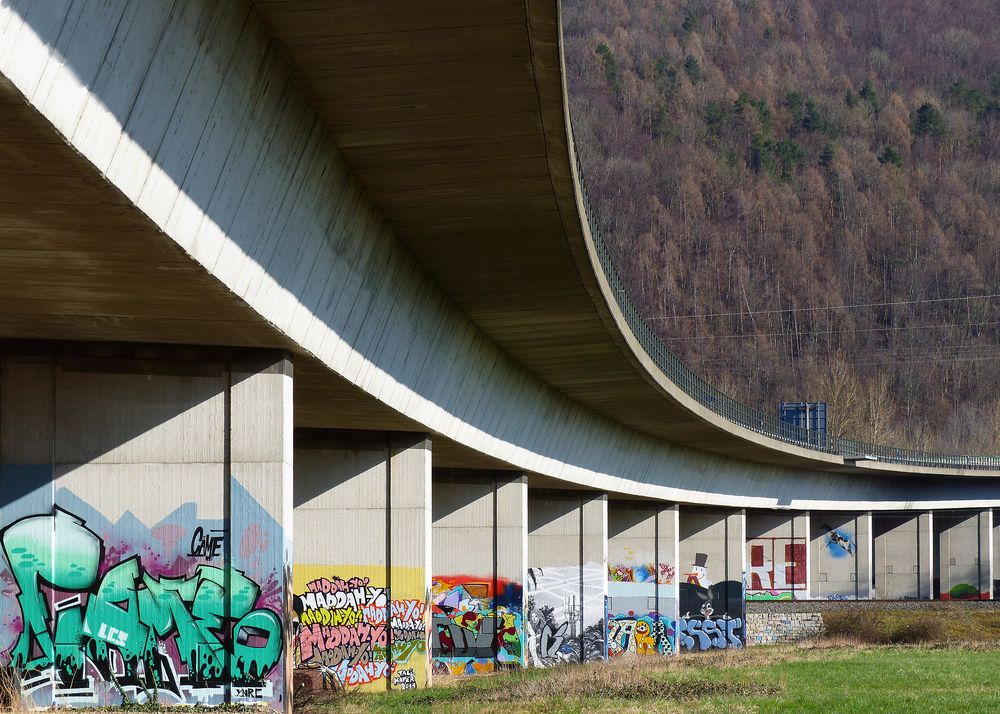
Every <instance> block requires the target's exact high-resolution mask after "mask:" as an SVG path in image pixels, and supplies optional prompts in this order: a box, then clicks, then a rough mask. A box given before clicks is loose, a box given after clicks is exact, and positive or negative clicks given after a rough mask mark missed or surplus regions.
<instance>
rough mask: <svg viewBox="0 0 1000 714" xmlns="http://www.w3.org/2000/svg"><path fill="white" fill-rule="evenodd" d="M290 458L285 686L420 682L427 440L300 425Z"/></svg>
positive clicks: (426, 576)
mask: <svg viewBox="0 0 1000 714" xmlns="http://www.w3.org/2000/svg"><path fill="white" fill-rule="evenodd" d="M295 461H296V463H295V571H294V587H293V593H294V608H295V612H296V615H297V617H298V623H299V624H298V630H297V633H296V641H295V666H296V688H299V687H323V686H326V687H330V686H340V685H342V686H344V687H346V688H348V689H352V688H358V687H362V688H366V689H375V690H379V689H388V688H394V689H396V688H398V689H412V688H417V687H425V686H427V685H428V684H429V683H430V659H429V654H430V653H429V652H427V647H426V643H427V627H428V613H427V611H426V605H427V593H428V589H429V587H430V573H431V567H430V552H431V551H430V545H431V444H430V440H429V439H428V438H427V437H426V436H424V435H423V434H402V433H385V432H347V431H320V430H300V431H297V432H296V437H295ZM355 634H357V635H358V637H357V638H356V639H355V637H354V635H355ZM359 642H360V644H359ZM389 643H391V647H389V646H388V645H389ZM334 680H336V681H334Z"/></svg>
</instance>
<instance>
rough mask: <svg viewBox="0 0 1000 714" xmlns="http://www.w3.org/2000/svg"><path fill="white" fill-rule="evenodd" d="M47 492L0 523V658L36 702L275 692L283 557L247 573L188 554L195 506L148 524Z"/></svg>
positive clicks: (182, 699) (263, 519) (220, 698)
mask: <svg viewBox="0 0 1000 714" xmlns="http://www.w3.org/2000/svg"><path fill="white" fill-rule="evenodd" d="M234 487H235V488H239V486H238V484H235V485H234ZM244 495H246V494H244ZM55 500H56V501H57V503H60V504H62V505H57V506H53V507H51V508H50V509H48V510H47V511H46V512H41V513H36V514H32V515H27V516H25V517H22V518H19V519H17V520H16V521H14V522H12V523H9V524H8V525H7V526H6V527H5V528H3V530H2V531H0V548H2V550H3V559H4V567H3V569H2V570H0V583H2V585H3V593H2V597H3V601H4V604H3V611H2V612H3V617H2V626H3V631H4V640H3V647H4V650H3V656H2V660H3V662H4V663H5V664H9V665H11V666H13V667H14V668H15V669H17V670H18V672H19V674H20V676H21V680H22V691H23V693H24V695H25V697H26V700H27V701H28V702H29V703H30V704H32V705H35V706H47V705H50V704H55V705H57V706H59V705H76V706H80V705H93V706H104V705H114V704H120V703H122V702H123V700H126V699H127V700H131V701H144V700H148V699H149V698H151V697H154V696H155V697H156V699H158V700H159V701H160V702H163V703H169V702H174V703H188V704H195V703H202V704H215V703H222V702H224V701H226V699H227V698H228V699H231V700H233V699H235V700H250V701H256V700H272V701H275V700H277V701H280V700H281V698H282V687H281V686H280V684H279V682H280V681H281V678H282V677H283V671H282V670H283V667H282V652H283V650H284V647H283V625H282V620H281V615H280V613H281V612H282V586H281V585H280V582H281V580H280V572H281V571H280V567H281V560H280V558H281V556H280V554H279V555H277V556H275V560H274V562H273V563H272V566H271V567H270V568H268V567H263V568H260V569H257V568H255V569H254V572H253V573H251V572H248V571H247V570H246V569H243V570H241V569H237V568H236V567H234V566H233V564H232V558H227V557H224V554H223V553H222V552H221V551H219V552H216V549H215V548H210V549H209V550H208V551H205V552H201V553H200V554H199V555H197V556H195V555H188V554H186V553H187V552H188V551H187V548H186V544H184V543H183V540H184V535H183V534H184V533H185V531H186V530H187V531H188V532H190V530H189V528H187V527H186V526H185V525H182V524H192V523H195V522H197V519H196V518H195V517H194V516H195V510H196V509H195V507H194V504H188V505H186V506H184V507H182V508H181V509H178V510H177V511H176V512H175V513H174V514H173V515H172V516H170V517H168V518H167V519H165V520H164V521H163V522H161V523H159V524H157V525H156V526H154V527H152V528H146V527H145V526H143V525H142V523H141V522H139V521H138V519H136V518H135V517H134V516H132V515H131V514H130V513H126V514H125V516H124V517H123V518H122V519H121V520H120V521H119V522H118V523H114V524H113V523H110V522H108V521H107V520H105V519H103V518H102V517H101V516H100V514H98V513H96V512H95V511H94V510H93V509H92V508H90V507H89V506H87V505H86V504H85V503H83V502H82V501H80V500H79V499H77V498H76V497H75V496H74V495H73V494H71V493H69V492H68V491H66V490H65V489H62V490H60V491H59V492H58V493H57V495H56V499H55ZM258 515H259V519H258V522H259V523H261V524H267V516H266V514H263V513H261V514H258ZM269 525H270V526H271V527H274V524H273V521H272V522H271V523H270V524H269ZM194 528H195V529H197V528H201V529H203V531H205V532H219V531H221V530H222V524H221V523H220V522H218V521H202V522H201V523H200V524H199V525H196V526H194ZM275 540H276V541H277V543H278V547H279V548H280V544H281V541H282V539H281V538H277V539H275ZM248 547H249V546H248ZM253 547H263V548H264V549H265V550H266V551H267V552H268V553H271V554H272V555H273V553H272V551H273V549H272V548H270V545H269V544H267V543H264V544H261V543H259V542H256V543H254V544H253ZM279 553H280V551H279ZM248 554H249V553H248ZM262 560H264V561H268V560H269V558H268V557H266V556H265V557H264V558H262ZM210 562H211V563H212V564H209V563H210ZM274 566H277V568H278V570H277V572H275V570H276V568H275V567H274ZM264 574H266V575H264Z"/></svg>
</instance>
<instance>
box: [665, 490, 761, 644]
mask: <svg viewBox="0 0 1000 714" xmlns="http://www.w3.org/2000/svg"><path fill="white" fill-rule="evenodd" d="M745 543H746V515H745V513H744V512H743V511H742V510H741V511H735V512H733V511H711V510H702V509H695V508H690V509H687V508H685V509H681V511H680V551H679V552H680V558H679V564H678V571H677V573H678V578H679V581H680V585H679V595H678V608H679V611H680V617H679V620H678V644H679V647H680V650H681V651H682V652H683V651H684V650H707V649H727V648H729V647H742V646H743V643H744V642H745V631H744V619H743V614H744V609H745V602H744V592H743V576H744V573H745V572H746V547H745Z"/></svg>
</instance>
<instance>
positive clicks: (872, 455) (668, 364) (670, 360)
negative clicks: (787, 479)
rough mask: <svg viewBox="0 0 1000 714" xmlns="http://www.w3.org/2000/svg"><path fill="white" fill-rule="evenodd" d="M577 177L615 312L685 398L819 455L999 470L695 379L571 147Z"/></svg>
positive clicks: (995, 463) (996, 464)
mask: <svg viewBox="0 0 1000 714" xmlns="http://www.w3.org/2000/svg"><path fill="white" fill-rule="evenodd" d="M573 148H574V153H575V158H576V169H577V175H578V176H579V179H580V189H581V191H582V194H583V204H584V207H585V209H586V212H587V223H588V224H589V226H590V234H591V236H592V237H593V241H594V248H595V249H596V251H597V256H598V259H599V260H600V262H601V267H602V268H603V269H604V276H605V278H606V279H607V281H608V285H609V286H610V287H611V291H612V292H613V293H614V295H615V300H616V302H617V303H618V307H619V309H620V310H621V311H622V314H623V315H624V316H625V320H626V321H627V322H628V324H629V327H630V328H631V329H632V333H633V334H634V335H635V337H636V339H638V340H639V343H640V344H641V345H642V347H643V349H645V350H646V353H647V354H648V355H649V357H650V358H651V359H652V360H653V362H655V363H656V365H657V366H658V367H659V368H660V370H661V371H662V372H663V373H664V374H665V375H667V377H668V378H669V379H670V380H671V381H673V382H674V383H675V384H676V385H677V386H679V387H680V388H681V389H683V390H684V392H685V393H686V394H688V395H689V396H691V397H692V398H694V399H695V400H696V401H697V402H698V403H699V404H701V405H702V406H704V407H706V408H708V409H710V410H712V411H713V412H715V413H716V414H718V415H719V416H721V417H724V418H726V419H728V420H729V421H731V422H734V423H736V424H739V425H740V426H742V427H745V428H747V429H749V430H750V431H753V432H756V433H758V434H762V435H764V436H769V437H771V438H773V439H778V440H779V441H784V442H786V443H789V444H795V445H796V446H800V447H803V448H807V449H813V450H815V451H821V452H824V453H827V454H837V455H840V456H843V457H844V458H845V459H849V460H872V461H884V462H887V463H894V464H906V465H909V466H935V467H943V468H954V469H1000V456H961V455H947V454H934V453H929V452H926V451H917V450H914V449H903V448H897V447H893V446H885V445H882V444H871V443H867V442H864V441H855V440H854V439H846V438H843V437H838V436H828V435H826V434H821V433H819V432H816V431H813V430H809V429H803V428H801V427H798V426H795V425H793V424H788V423H786V422H783V421H781V420H779V419H778V418H777V417H774V416H771V415H769V414H766V413H764V412H763V411H761V410H760V409H756V408H754V407H751V406H748V405H746V404H743V403H741V402H738V401H737V400H735V399H733V398H732V397H730V396H727V395H726V394H724V393H723V392H721V391H719V390H718V389H716V388H715V387H713V386H712V385H711V384H709V383H708V382H706V381H705V380H704V379H703V378H702V377H700V376H698V375H697V374H696V373H695V372H694V371H693V370H692V369H691V368H690V367H688V366H687V365H685V364H684V363H683V362H682V361H681V360H680V359H679V358H678V357H677V355H675V354H674V353H673V352H671V351H670V350H669V349H668V348H667V346H666V345H665V344H663V341H662V340H661V339H660V337H659V336H658V335H657V334H656V332H655V331H654V330H653V328H652V327H651V326H650V324H649V323H648V322H646V320H645V319H644V318H643V317H642V315H640V314H639V309H638V308H637V307H636V305H635V303H634V302H632V299H631V298H630V297H629V295H628V292H627V291H626V289H625V283H624V282H623V281H622V279H621V276H620V275H619V274H618V270H617V269H616V268H615V265H614V261H613V260H612V259H611V251H610V250H609V249H608V246H607V244H606V243H605V242H604V239H603V237H602V236H601V231H600V228H599V227H598V224H597V220H596V218H595V215H594V209H593V207H592V206H591V203H590V197H589V196H588V194H587V187H586V185H585V184H584V181H583V164H582V162H581V161H580V152H579V150H578V149H577V148H576V143H575V142H574V144H573Z"/></svg>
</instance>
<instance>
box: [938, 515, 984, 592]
mask: <svg viewBox="0 0 1000 714" xmlns="http://www.w3.org/2000/svg"><path fill="white" fill-rule="evenodd" d="M990 531H991V528H990V512H989V511H971V512H968V511H966V512H947V511H941V512H936V513H935V514H934V533H935V535H936V544H937V547H936V549H935V556H936V557H935V558H934V597H935V598H940V599H942V600H986V599H989V598H990V592H991V587H992V580H993V579H992V577H991V575H990V563H991V554H990V547H989V544H990V536H991V533H990Z"/></svg>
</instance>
